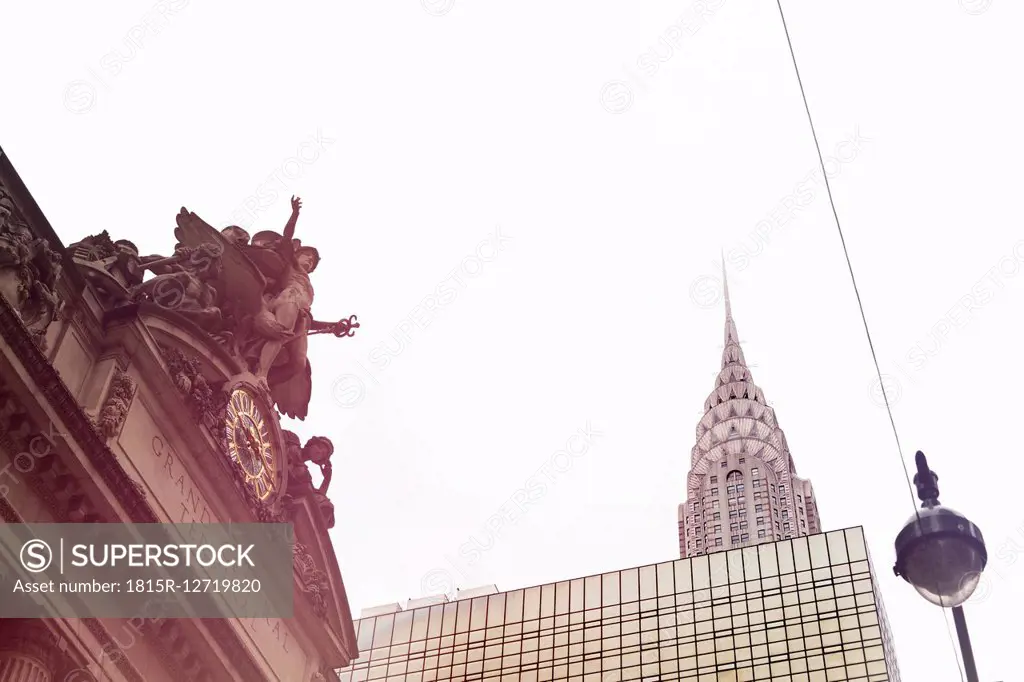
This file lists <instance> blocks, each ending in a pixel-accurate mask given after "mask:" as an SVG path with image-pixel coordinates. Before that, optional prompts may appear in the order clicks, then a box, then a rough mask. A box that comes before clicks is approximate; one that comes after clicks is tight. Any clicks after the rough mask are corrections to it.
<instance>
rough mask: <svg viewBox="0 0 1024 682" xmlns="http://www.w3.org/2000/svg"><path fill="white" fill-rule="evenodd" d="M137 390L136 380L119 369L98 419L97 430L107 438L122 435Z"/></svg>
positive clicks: (115, 373) (112, 380) (111, 382)
mask: <svg viewBox="0 0 1024 682" xmlns="http://www.w3.org/2000/svg"><path fill="white" fill-rule="evenodd" d="M137 388H138V386H137V385H136V383H135V379H133V378H132V376H131V375H130V374H129V373H128V372H127V371H125V370H124V369H121V368H120V367H119V368H118V369H117V370H116V371H115V372H114V378H113V379H111V381H110V390H109V391H108V393H107V400H106V402H105V403H104V404H103V409H102V410H101V411H100V415H99V417H98V418H97V419H96V426H97V428H99V430H100V433H102V434H103V435H104V436H106V437H107V438H113V437H115V436H116V435H117V434H118V433H120V431H121V427H122V426H124V420H125V418H126V417H127V416H128V409H129V408H130V407H131V404H132V399H133V398H134V397H135V391H136V389H137Z"/></svg>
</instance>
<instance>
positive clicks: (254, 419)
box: [224, 384, 287, 503]
mask: <svg viewBox="0 0 1024 682" xmlns="http://www.w3.org/2000/svg"><path fill="white" fill-rule="evenodd" d="M224 435H225V437H226V441H227V454H228V456H229V457H230V458H231V459H232V460H233V461H234V463H235V464H236V465H237V466H238V467H239V469H240V470H241V475H242V478H243V479H244V483H245V485H246V486H247V487H248V488H249V489H250V490H251V491H252V492H253V494H255V496H256V498H257V499H259V500H261V501H264V502H268V503H269V502H271V500H270V499H269V498H271V496H274V497H276V496H277V493H279V492H280V491H281V490H283V488H284V480H283V477H284V475H285V473H286V471H287V465H286V462H285V460H284V457H285V454H284V449H283V442H282V438H281V433H280V429H279V427H278V423H277V415H276V414H274V412H273V410H272V409H271V408H270V405H268V403H267V401H266V400H265V399H264V397H263V395H262V391H259V390H258V389H254V388H251V387H249V386H247V385H245V384H238V385H236V386H235V387H234V388H233V389H231V391H230V393H229V397H228V404H227V410H226V413H225V417H224Z"/></svg>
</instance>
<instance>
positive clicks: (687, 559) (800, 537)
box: [356, 525, 872, 620]
mask: <svg viewBox="0 0 1024 682" xmlns="http://www.w3.org/2000/svg"><path fill="white" fill-rule="evenodd" d="M848 530H860V531H861V535H863V536H864V547H865V550H866V551H867V557H868V560H869V561H870V560H871V558H872V555H871V548H870V547H869V546H868V543H867V533H866V532H864V526H863V525H858V526H847V527H845V528H834V529H832V530H826V531H822V532H821V533H814V534H812V535H801V536H798V537H793V538H788V539H786V540H776V541H775V542H764V543H759V544H752V545H749V546H747V547H735V548H733V549H728V550H725V551H723V552H715V553H714V554H701V555H698V556H692V557H676V558H675V559H666V560H665V561H655V562H652V563H648V564H639V565H637V566H625V567H623V568H617V569H611V570H608V571H601V572H599V573H589V574H587V575H580V576H576V577H573V578H564V579H562V580H549V581H548V582H543V583H536V584H534V585H524V586H522V587H513V588H511V589H508V590H498V591H495V592H488V593H486V594H472V595H470V594H467V595H464V596H463V599H470V598H473V597H481V596H487V595H488V594H505V593H508V592H515V591H517V590H528V589H530V588H532V587H542V586H544V585H555V584H558V583H565V582H569V581H571V580H580V579H581V578H593V577H594V576H599V575H604V574H605V573H611V572H613V571H626V570H629V569H632V568H636V569H640V568H646V567H647V566H658V565H660V564H667V563H672V562H676V561H696V560H698V559H704V558H707V557H710V556H714V555H725V554H728V553H729V552H738V551H743V550H744V549H750V548H751V547H768V546H770V545H775V544H778V543H781V542H793V541H794V540H800V539H804V538H812V537H815V536H817V535H828V534H829V533H841V532H845V531H848ZM490 587H494V588H495V589H497V586H496V585H483V586H480V587H475V588H467V589H465V590H459V591H458V592H463V593H464V592H470V591H475V590H478V589H484V588H490ZM458 592H457V593H456V598H455V599H451V600H446V601H447V603H454V602H457V601H460V599H459V597H458V596H457V595H458ZM442 596H445V597H446V596H447V595H429V596H426V597H416V598H415V599H410V600H409V603H412V602H417V601H423V600H425V599H432V598H438V597H442ZM392 606H396V607H398V608H397V609H396V610H394V611H387V612H385V611H381V612H380V613H376V614H374V615H371V616H363V615H361V616H360V617H359V618H358V619H356V620H365V619H367V618H376V617H377V616H383V615H388V614H389V613H399V612H403V611H410V610H411V611H416V610H419V609H423V608H429V607H431V606H436V604H424V605H422V606H416V607H413V608H412V609H408V608H406V609H403V608H402V607H401V606H400V605H399V603H398V602H393V603H391V604H382V605H380V606H374V607H368V608H365V609H362V610H361V611H360V613H361V614H364V613H366V612H367V611H376V610H377V609H386V608H389V607H392Z"/></svg>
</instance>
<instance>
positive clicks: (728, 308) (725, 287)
mask: <svg viewBox="0 0 1024 682" xmlns="http://www.w3.org/2000/svg"><path fill="white" fill-rule="evenodd" d="M722 293H723V295H724V296H725V319H726V320H731V319H732V305H731V304H730V303H729V279H728V277H727V276H726V272H725V249H722Z"/></svg>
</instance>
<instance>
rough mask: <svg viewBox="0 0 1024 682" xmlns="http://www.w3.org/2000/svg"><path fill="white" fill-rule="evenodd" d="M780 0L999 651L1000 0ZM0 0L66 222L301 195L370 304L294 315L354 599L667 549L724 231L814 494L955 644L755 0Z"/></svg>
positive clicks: (7, 129) (37, 148)
mask: <svg viewBox="0 0 1024 682" xmlns="http://www.w3.org/2000/svg"><path fill="white" fill-rule="evenodd" d="M784 7H785V9H786V12H787V18H788V21H789V28H790V33H791V36H792V40H793V43H794V47H795V50H796V54H797V59H798V61H799V64H800V67H801V73H802V76H803V80H804V85H805V87H806V90H807V95H808V99H809V102H810V107H811V111H812V114H813V116H814V120H815V125H816V128H817V132H818V137H819V140H820V143H821V148H822V152H823V154H824V156H825V157H826V163H825V166H826V168H825V170H826V172H827V174H828V176H829V179H830V182H831V183H832V188H833V191H834V196H835V202H836V208H837V211H838V214H839V217H840V220H841V221H842V225H843V229H844V232H845V236H846V240H847V246H848V248H849V252H850V257H851V259H852V262H853V266H854V270H855V273H856V275H857V278H858V280H857V281H858V285H859V288H860V295H861V298H862V301H863V304H864V307H865V310H866V314H867V319H868V323H869V325H870V328H871V331H872V335H873V339H874V343H875V349H876V351H877V353H878V360H879V363H880V366H881V370H882V373H883V382H884V385H885V387H886V390H887V392H888V394H889V396H890V400H891V401H892V402H893V413H894V417H895V422H896V427H897V430H898V433H899V438H900V442H901V443H902V448H903V455H904V457H905V459H906V461H907V463H908V466H909V467H910V468H911V471H912V469H913V455H914V451H915V450H918V449H920V450H923V451H924V452H925V453H926V454H927V455H928V457H929V462H930V463H931V465H932V467H933V468H934V469H935V471H936V472H937V473H938V475H939V479H940V480H939V487H940V489H941V497H940V499H941V500H942V501H943V502H944V503H947V504H948V505H949V506H951V507H953V508H955V509H957V510H959V511H961V512H963V513H964V514H966V515H967V516H968V517H969V518H970V519H971V520H972V521H974V522H975V523H977V524H978V526H979V527H980V528H981V529H982V531H983V532H984V534H985V537H986V541H987V544H988V548H989V554H990V562H989V566H988V568H987V570H986V572H985V577H984V580H983V582H982V584H981V586H980V587H979V589H978V592H977V593H976V594H975V596H974V597H973V598H972V599H971V601H969V602H968V604H967V605H966V607H965V610H966V613H967V619H968V624H969V627H970V629H971V635H972V641H973V644H974V650H975V655H976V658H977V662H978V666H979V670H980V674H981V677H982V679H987V680H993V681H995V680H1011V679H1017V678H1018V677H1019V673H1018V670H1019V668H1020V665H1019V663H1018V662H1017V656H1018V654H1017V650H1018V648H1019V641H1018V640H1019V638H1018V636H1017V632H1018V631H1019V627H1018V626H1019V615H1018V614H1019V613H1020V612H1021V610H1022V608H1024V594H1022V590H1021V586H1022V577H1024V576H1022V562H1019V561H1018V558H1019V556H1020V554H1021V552H1024V510H1022V509H1021V506H1020V505H1019V504H1018V503H1017V495H1016V494H1015V493H1013V487H1012V486H1015V485H1016V484H1017V482H1018V481H1020V480H1021V475H1022V473H1024V472H1022V466H1021V454H1022V439H1021V438H1020V429H1019V424H1020V410H1021V398H1020V393H1021V392H1020V386H1021V385H1024V369H1022V367H1021V363H1020V362H1019V360H1018V356H1019V348H1020V346H1021V341H1022V336H1024V320H1022V315H1021V311H1022V310H1024V274H1022V273H1021V270H1022V262H1024V230H1022V229H1021V227H1020V218H1019V216H1018V212H1019V211H1018V202H1017V199H1016V198H1015V197H1016V196H1017V192H1018V191H1019V187H1020V186H1021V184H1022V180H1024V171H1022V166H1021V165H1020V164H1019V163H1017V161H1019V159H1020V158H1021V156H1022V152H1024V132H1022V130H1024V129H1022V128H1021V126H1020V121H1021V120H1024V103H1022V101H1021V99H1020V98H1019V96H1018V95H1019V87H1017V86H1014V85H1013V84H1014V83H1017V82H1019V66H1020V64H1021V63H1024V59H1022V58H1024V45H1022V44H1021V42H1020V40H1019V35H1018V31H1017V30H1016V28H1017V27H1018V26H1020V25H1021V24H1022V22H1024V6H1021V5H1020V4H1018V3H1013V2H1008V1H1007V0H960V1H959V2H958V1H957V0H939V1H938V2H935V1H931V2H924V1H923V0H910V1H908V2H903V3H891V2H881V1H879V0H862V1H861V2H856V3H854V2H845V3H821V2H812V1H811V0H787V1H786V2H785V3H784ZM3 23H4V25H5V27H6V30H5V31H4V37H3V40H2V41H0V60H2V61H3V63H4V64H6V65H7V68H6V69H5V72H4V106H3V107H0V144H2V145H3V148H4V150H5V151H6V152H7V153H8V155H9V156H10V158H11V160H12V162H13V163H14V165H15V167H16V168H17V169H18V171H19V173H20V174H21V176H22V178H23V179H24V181H25V183H26V184H27V186H28V187H29V189H30V191H31V192H32V193H33V195H34V196H35V198H36V199H37V201H38V203H39V204H40V206H41V207H42V208H43V211H44V212H45V214H46V215H47V217H48V219H49V220H50V222H51V223H52V225H53V226H54V228H55V229H56V231H57V233H58V234H59V235H60V236H61V238H62V239H63V240H64V241H65V243H70V242H73V241H75V240H76V239H78V238H81V237H82V236H85V235H88V234H94V233H97V232H99V231H101V230H104V229H105V230H108V231H109V232H110V234H111V235H112V236H114V238H129V239H131V240H133V241H134V242H136V243H137V244H138V245H139V247H140V250H141V251H142V252H144V253H165V254H166V253H169V252H170V251H171V250H172V249H173V244H174V241H175V240H174V238H173V234H172V230H173V226H174V216H175V214H176V213H177V212H178V211H179V210H180V208H181V207H182V206H185V207H187V208H188V209H189V210H192V211H195V212H196V213H198V214H199V215H200V216H201V217H203V218H204V219H205V220H207V221H208V222H210V223H211V224H213V225H215V226H217V227H222V226H226V225H229V224H239V225H242V226H243V227H247V228H249V229H250V232H254V231H256V230H261V229H274V230H280V229H282V228H283V226H284V223H285V222H286V220H287V218H288V214H289V210H290V208H289V205H288V198H289V196H290V195H292V194H297V195H299V196H300V197H302V199H303V211H302V215H301V216H300V219H299V222H298V228H297V236H299V237H300V238H302V240H303V242H304V243H308V244H312V245H314V246H316V247H317V248H318V249H319V251H320V253H321V255H322V257H323V260H322V263H321V264H320V267H319V268H318V269H317V271H316V272H315V273H314V275H313V282H314V285H315V287H316V302H315V304H314V313H315V315H316V317H317V318H318V319H321V320H337V319H339V318H341V317H347V316H348V315H352V314H356V315H358V316H359V321H360V323H361V327H360V328H359V330H358V332H357V334H356V336H355V337H353V338H350V339H334V338H330V337H323V336H320V337H315V338H314V339H313V340H312V341H311V344H310V360H311V363H312V366H313V369H314V384H313V398H312V402H311V406H310V414H309V417H308V418H307V419H306V420H305V422H302V423H297V422H296V423H293V424H288V423H286V424H285V426H286V427H287V428H292V429H293V430H295V431H297V432H298V433H300V434H301V435H302V436H303V437H309V436H313V435H323V436H327V437H329V438H331V439H332V441H333V442H334V444H335V447H336V453H335V455H334V460H333V461H334V471H335V474H334V480H333V482H332V484H331V489H330V495H331V497H332V499H333V501H334V503H335V505H336V510H337V525H336V527H335V528H334V529H333V531H332V532H331V537H332V539H333V542H334V546H335V549H336V552H337V555H338V560H339V563H340V565H341V569H342V573H343V576H344V580H345V584H346V587H347V591H348V596H349V600H350V603H351V605H352V609H353V612H354V613H356V614H358V613H359V611H360V610H361V609H362V608H364V607H370V606H375V605H379V604H384V603H389V602H395V601H400V602H404V601H405V600H406V599H409V598H413V597H419V596H422V595H425V594H431V593H436V592H441V591H450V590H453V589H455V588H456V587H461V588H466V587H473V586H478V585H484V584H492V583H493V584H496V585H497V586H498V587H499V588H500V589H503V590H506V589H514V588H517V587H524V586H530V585H535V584H540V583H544V582H551V581H556V580H562V579H568V578H573V577H578V576H582V575H590V574H594V573H599V572H603V571H608V570H612V569H618V568H626V567H631V566H637V565H641V564H646V563H653V562H659V561H666V560H670V559H674V558H676V557H677V556H678V545H677V527H676V508H677V505H678V504H679V503H680V502H681V501H683V497H684V496H685V480H686V474H687V470H688V466H689V455H690V450H691V448H692V447H693V445H694V429H695V427H696V424H697V421H698V419H699V418H700V416H701V413H702V407H703V403H704V400H705V398H706V397H707V395H708V393H709V392H710V391H711V389H712V387H713V384H714V378H715V375H716V372H717V369H718V367H719V362H720V355H721V348H722V333H723V324H724V305H723V303H722V301H721V296H720V291H721V287H720V271H721V262H722V253H723V250H724V255H725V260H726V263H727V267H728V269H729V289H730V294H731V298H732V307H733V312H734V317H735V319H736V323H737V326H738V328H739V332H740V337H741V342H742V345H743V349H744V352H745V355H746V357H747V360H748V362H749V363H751V364H752V372H753V376H754V379H755V381H756V382H757V384H758V385H759V386H760V387H761V388H762V389H763V390H764V392H765V395H766V397H767V399H768V400H769V401H770V402H771V404H772V405H773V406H774V408H775V410H776V413H777V415H778V418H779V420H780V424H781V425H782V427H783V428H784V429H785V432H786V435H787V439H788V441H789V444H790V448H791V451H792V454H793V457H794V458H795V461H796V465H797V470H798V472H799V474H800V475H801V476H806V477H809V478H810V479H811V480H812V481H813V484H814V487H815V491H816V496H817V499H818V503H819V507H820V513H821V516H822V520H823V524H824V526H825V528H826V529H838V528H844V527H850V526H858V525H862V526H864V528H865V532H866V534H867V537H868V541H869V545H870V549H871V552H872V556H873V562H874V566H875V569H876V571H877V574H878V577H879V580H880V584H881V591H882V594H883V597H884V599H885V603H886V607H887V611H888V614H889V618H890V620H891V625H892V628H893V632H894V638H895V643H896V647H897V652H898V657H899V661H900V666H901V670H902V673H903V679H905V680H924V679H928V680H935V681H937V682H952V681H954V680H959V679H960V676H959V674H958V669H957V663H956V660H955V658H954V647H953V646H952V643H951V640H950V637H951V633H952V619H951V618H948V619H947V618H944V617H943V612H942V611H941V610H939V609H938V608H936V607H934V606H931V605H930V604H928V603H926V602H925V601H924V600H923V599H922V598H920V597H919V596H918V595H917V594H916V593H915V592H914V590H913V589H912V588H911V587H910V586H908V585H907V584H905V583H904V582H903V581H902V580H901V579H899V578H897V577H895V576H894V575H893V573H892V571H891V566H892V564H893V562H894V551H893V545H892V543H893V540H894V538H895V535H896V533H897V532H898V531H899V529H900V527H901V526H902V525H903V523H904V522H905V521H906V520H907V519H908V518H909V517H910V516H911V514H912V513H913V508H914V501H913V500H912V498H911V494H910V492H909V491H908V487H907V482H906V479H905V478H904V472H903V468H902V466H901V463H900V459H899V451H898V449H897V444H896V440H895V438H894V436H893V432H892V428H891V426H890V424H889V420H888V417H887V415H886V413H885V410H884V407H883V406H882V399H881V389H880V382H879V379H878V378H877V376H876V375H875V369H874V365H873V364H872V360H871V354H870V349H869V347H868V343H867V340H866V337H865V333H864V328H863V324H862V322H861V318H860V314H859V312H858V309H857V300H856V296H855V294H854V290H853V286H852V284H851V280H850V275H849V272H848V270H847V266H846V261H845V258H844V255H843V252H842V245H841V243H840V240H839V236H838V232H837V230H836V226H835V222H834V219H833V217H832V213H831V209H830V208H829V204H828V200H827V197H826V195H825V191H824V184H823V178H822V173H821V171H820V169H819V167H818V160H817V156H816V154H815V148H814V142H813V139H812V137H811V134H810V130H809V128H808V124H807V119H806V115H805V112H804V110H803V104H802V102H801V99H800V93H799V89H798V87H797V83H796V79H795V76H794V73H793V66H792V63H791V61H790V56H789V52H788V49H787V46H786V40H785V35H784V33H783V30H782V25H781V23H780V20H779V16H778V9H777V7H776V5H775V3H773V2H766V1H764V0H761V1H759V2H755V1H753V0H699V1H698V2H693V0H676V1H673V2H669V1H665V0H651V1H650V2H645V3H630V2H616V3H613V2H606V1H601V0H594V1H592V2H587V3H583V2H578V1H576V2H566V3H542V2H537V1H530V0H523V1H520V2H516V3H497V2H490V3H483V2H472V1H470V0H423V1H422V2H416V1H415V0H409V1H408V2H404V3H383V2H376V3H368V2H366V3H331V4H328V3H316V2H311V1H305V0H296V1H295V2H292V3H289V4H288V5H287V8H285V7H284V6H283V5H282V6H271V5H266V6H264V5H260V4H256V5H253V4H251V3H242V2H228V1H225V2H218V3H200V2H196V1H195V0H162V1H161V2H160V3H157V4H156V5H150V4H148V3H133V2H126V1H124V0H111V1H110V2H106V3H104V4H103V7H102V9H100V8H98V7H97V6H96V5H94V4H82V3H67V2H66V3H59V4H57V5H53V4H48V3H15V4H12V5H10V6H9V7H5V9H4V22H3ZM285 421H286V422H287V420H285ZM565 448H570V449H573V451H574V452H578V453H579V455H578V456H575V457H572V458H570V459H568V460H567V459H566V458H565V457H564V455H559V454H558V453H559V452H560V451H562V450H563V449H565ZM537 477H543V480H545V481H546V485H545V486H544V487H545V492H544V494H543V495H541V496H540V497H539V499H531V500H530V501H529V504H527V505H522V504H518V503H517V502H516V497H515V496H516V494H517V491H519V490H520V489H522V488H524V486H526V485H527V484H528V482H530V481H536V480H537ZM520 499H521V498H520ZM1011 626H1012V627H1011Z"/></svg>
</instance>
